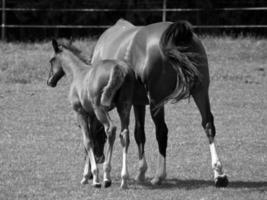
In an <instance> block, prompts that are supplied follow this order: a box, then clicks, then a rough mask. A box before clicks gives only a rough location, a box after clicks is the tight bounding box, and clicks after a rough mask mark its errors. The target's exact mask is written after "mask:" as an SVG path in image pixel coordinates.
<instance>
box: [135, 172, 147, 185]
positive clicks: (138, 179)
mask: <svg viewBox="0 0 267 200" xmlns="http://www.w3.org/2000/svg"><path fill="white" fill-rule="evenodd" d="M145 180H146V178H145V175H143V174H138V175H137V176H136V177H135V181H136V182H137V183H144V182H145Z"/></svg>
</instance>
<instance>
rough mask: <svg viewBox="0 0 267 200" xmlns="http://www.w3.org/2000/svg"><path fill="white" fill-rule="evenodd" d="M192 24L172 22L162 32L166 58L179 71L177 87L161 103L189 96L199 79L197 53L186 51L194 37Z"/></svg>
mask: <svg viewBox="0 0 267 200" xmlns="http://www.w3.org/2000/svg"><path fill="white" fill-rule="evenodd" d="M193 34H194V33H193V30H192V26H191V25H190V24H189V22H187V21H177V22H175V23H173V24H171V25H170V26H169V27H168V28H167V29H166V30H165V31H164V32H163V34H162V36H161V39H160V47H161V50H162V53H163V55H164V56H165V58H166V60H167V61H168V62H169V63H170V65H171V66H172V67H173V69H174V70H175V71H176V72H177V84H176V88H175V89H174V91H173V92H172V94H171V95H169V96H168V97H166V98H164V99H163V100H162V102H161V103H160V104H161V105H162V104H164V103H166V102H167V101H169V100H171V99H172V100H174V103H175V102H177V101H179V100H181V99H184V98H188V97H189V96H190V90H191V89H193V88H194V86H195V85H196V83H197V82H198V80H199V76H200V74H199V72H198V70H197V68H196V66H195V63H194V61H193V59H194V57H195V56H196V53H192V52H191V53H190V52H184V50H186V47H187V46H188V44H189V43H190V42H191V41H192V39H193Z"/></svg>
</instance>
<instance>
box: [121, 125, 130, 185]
mask: <svg viewBox="0 0 267 200" xmlns="http://www.w3.org/2000/svg"><path fill="white" fill-rule="evenodd" d="M128 137H129V131H128V130H127V129H124V130H123V131H122V133H121V135H120V140H121V144H122V146H123V154H122V169H121V188H122V189H127V188H128V183H127V182H128V177H129V173H128V167H127V151H128V146H129V138H128Z"/></svg>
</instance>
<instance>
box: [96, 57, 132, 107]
mask: <svg viewBox="0 0 267 200" xmlns="http://www.w3.org/2000/svg"><path fill="white" fill-rule="evenodd" d="M126 67H128V66H127V64H126V63H124V62H122V61H120V62H118V64H116V65H114V67H113V68H112V69H111V71H110V74H109V80H108V83H107V85H106V86H105V87H104V89H103V93H102V96H101V100H100V103H101V105H103V106H110V105H111V103H112V100H113V97H114V96H115V94H116V92H117V91H118V90H119V89H120V87H121V86H122V84H123V82H124V79H125V77H126Z"/></svg>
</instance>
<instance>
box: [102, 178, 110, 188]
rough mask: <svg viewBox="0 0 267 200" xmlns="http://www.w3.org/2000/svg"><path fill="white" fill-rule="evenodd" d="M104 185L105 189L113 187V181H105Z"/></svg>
mask: <svg viewBox="0 0 267 200" xmlns="http://www.w3.org/2000/svg"><path fill="white" fill-rule="evenodd" d="M103 185H104V188H108V187H110V186H111V181H110V180H105V181H104V183H103Z"/></svg>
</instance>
